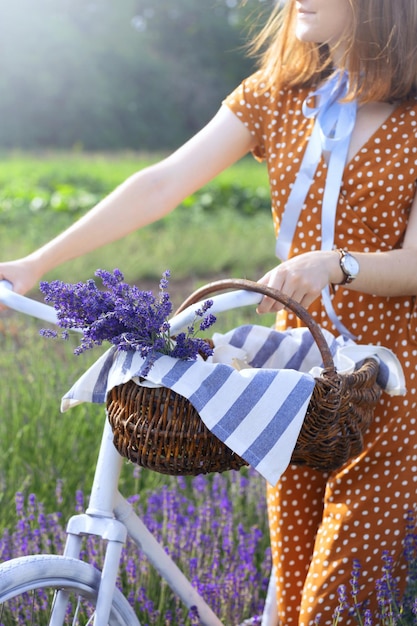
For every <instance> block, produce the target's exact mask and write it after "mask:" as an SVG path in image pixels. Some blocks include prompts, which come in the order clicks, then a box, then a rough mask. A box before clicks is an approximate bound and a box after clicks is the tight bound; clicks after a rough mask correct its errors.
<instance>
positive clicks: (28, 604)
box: [0, 554, 140, 626]
mask: <svg viewBox="0 0 417 626" xmlns="http://www.w3.org/2000/svg"><path fill="white" fill-rule="evenodd" d="M99 584H100V572H99V571H98V570H97V569H95V568H94V567H92V566H91V565H88V564H87V563H84V562H82V561H78V560H76V559H72V558H68V557H64V556H58V555H52V554H43V555H34V556H26V557H21V558H17V559H13V560H11V561H6V562H5V563H3V564H2V565H0V626H12V625H13V626H16V625H17V624H19V625H21V624H22V625H23V624H24V625H25V626H28V625H29V624H36V626H47V625H49V624H50V623H51V622H50V614H51V608H52V605H53V602H54V597H55V593H56V591H61V590H62V591H65V592H66V593H67V594H68V605H67V610H66V616H65V619H64V621H60V624H67V625H68V624H72V625H73V626H87V625H90V624H93V623H94V611H95V605H96V600H97V592H98V588H99ZM54 624H55V622H54ZM57 626H58V625H57ZM108 626H140V623H139V621H138V619H137V617H136V615H135V613H134V611H133V609H132V607H131V606H130V604H129V603H128V601H127V600H126V598H125V597H124V596H123V595H122V593H121V592H120V591H119V590H116V592H115V594H114V598H113V605H112V610H111V615H110V619H109V625H108Z"/></svg>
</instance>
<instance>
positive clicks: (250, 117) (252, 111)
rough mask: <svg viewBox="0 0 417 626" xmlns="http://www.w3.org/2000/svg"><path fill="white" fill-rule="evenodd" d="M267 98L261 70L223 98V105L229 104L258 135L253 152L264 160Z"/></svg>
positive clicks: (256, 135) (253, 132)
mask: <svg viewBox="0 0 417 626" xmlns="http://www.w3.org/2000/svg"><path fill="white" fill-rule="evenodd" d="M265 99H266V94H265V88H263V84H262V76H261V74H260V72H256V73H255V74H253V75H252V76H250V77H249V78H247V79H245V80H244V81H243V82H242V83H241V84H240V85H239V86H238V87H237V88H236V89H235V90H234V91H232V93H231V94H229V95H228V96H227V97H226V98H225V99H224V100H223V105H225V106H227V107H228V108H229V109H230V110H231V111H232V112H233V113H234V114H235V115H236V116H237V117H238V118H239V119H240V120H241V121H242V122H243V123H244V124H245V126H246V127H247V128H248V129H249V130H250V132H251V133H252V135H254V137H256V140H257V144H256V146H255V148H254V149H253V150H252V153H253V155H254V157H255V158H256V159H258V160H259V161H263V160H264V159H265V157H266V150H265V129H264V124H263V121H264V120H263V116H262V111H263V110H264V106H263V104H264V100H265Z"/></svg>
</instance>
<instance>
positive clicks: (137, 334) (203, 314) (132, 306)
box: [40, 269, 216, 371]
mask: <svg viewBox="0 0 417 626" xmlns="http://www.w3.org/2000/svg"><path fill="white" fill-rule="evenodd" d="M95 275H96V276H98V277H99V278H100V279H101V281H102V287H104V289H103V288H101V289H99V288H98V286H97V284H96V282H95V281H94V280H93V279H90V280H88V281H87V282H85V283H82V282H79V283H76V284H70V283H64V282H62V281H59V280H54V281H52V282H45V281H44V282H41V283H40V290H41V292H42V293H43V294H44V296H45V302H47V303H50V304H53V306H54V308H55V310H56V311H57V317H58V325H59V326H60V327H61V328H62V329H63V330H62V331H61V333H60V335H61V337H62V338H63V339H68V336H69V330H71V329H76V330H78V331H81V333H82V340H81V343H80V344H79V346H77V347H76V348H75V350H74V353H75V354H81V353H82V352H85V351H86V350H88V349H90V348H93V347H94V346H99V345H101V344H102V343H103V342H105V341H107V342H109V343H111V344H112V345H114V346H115V347H116V349H117V350H125V351H127V350H135V351H137V352H139V353H140V355H141V356H142V357H143V358H147V362H148V364H149V368H148V371H149V369H150V367H151V366H152V363H153V362H154V360H155V358H156V356H157V355H158V354H164V355H169V356H172V357H174V358H177V359H181V360H195V359H196V358H197V356H198V355H199V354H202V355H203V356H209V355H211V354H212V349H211V347H210V346H209V344H208V343H207V342H206V341H204V339H202V338H200V337H197V333H198V332H199V331H204V330H206V329H208V328H209V327H210V326H211V325H212V324H213V323H214V322H215V321H216V318H215V316H214V315H212V314H211V313H207V311H208V309H209V308H210V307H211V306H212V300H207V301H206V302H205V303H204V304H203V306H202V307H201V308H200V309H198V310H196V312H195V319H194V322H193V323H192V324H191V325H190V326H189V327H188V328H187V330H186V332H181V333H178V334H177V335H176V336H175V338H174V337H172V336H171V333H170V325H169V322H168V318H169V316H170V314H171V313H172V302H171V300H170V296H169V293H168V292H167V288H168V279H169V276H170V273H169V271H168V270H167V271H166V272H164V273H163V275H162V278H161V281H160V283H159V295H158V297H155V296H154V295H153V294H152V292H151V291H141V290H140V289H138V288H137V287H135V286H131V285H129V284H127V283H125V282H124V276H123V274H122V273H121V271H120V270H118V269H115V270H113V272H108V271H106V270H97V271H96V272H95ZM40 332H41V334H42V335H43V336H47V337H57V336H58V332H57V331H55V330H50V329H42V330H41V331H40Z"/></svg>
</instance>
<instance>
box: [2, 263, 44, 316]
mask: <svg viewBox="0 0 417 626" xmlns="http://www.w3.org/2000/svg"><path fill="white" fill-rule="evenodd" d="M35 266H36V263H32V262H31V261H30V259H29V257H28V258H26V257H25V258H22V259H17V260H15V261H9V262H7V263H0V280H8V281H9V282H10V283H12V286H13V291H15V292H16V293H20V294H24V293H26V292H27V291H29V289H32V287H34V286H35V285H36V284H37V283H38V282H39V280H40V276H39V274H38V273H37V271H36V269H35ZM3 309H5V307H4V306H2V305H1V304H0V310H3Z"/></svg>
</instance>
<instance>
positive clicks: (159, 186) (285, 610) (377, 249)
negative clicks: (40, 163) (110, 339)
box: [0, 0, 417, 626]
mask: <svg viewBox="0 0 417 626" xmlns="http://www.w3.org/2000/svg"><path fill="white" fill-rule="evenodd" d="M415 32H417V0H299V1H298V0H297V1H296V0H288V2H287V3H286V4H285V6H284V8H283V10H282V12H280V11H279V8H278V7H277V9H276V10H275V11H274V13H273V15H272V16H271V19H270V21H269V23H268V24H267V26H266V28H265V29H264V31H263V32H262V33H261V35H260V37H259V38H258V39H257V40H256V41H255V43H254V49H255V50H257V51H259V50H260V49H261V48H262V46H265V44H266V49H265V50H266V51H265V52H264V53H263V55H262V60H261V67H260V70H259V72H257V73H256V74H255V75H254V76H252V77H250V78H249V79H248V80H247V81H244V83H243V84H242V85H241V86H239V87H238V88H237V89H236V91H235V92H234V93H232V94H231V95H230V96H229V97H228V98H227V99H226V100H225V103H224V105H223V106H222V107H221V109H220V111H219V112H218V114H217V115H216V116H215V117H214V118H213V120H212V121H211V122H210V123H209V124H208V125H207V126H206V127H205V128H204V129H203V130H202V131H201V132H200V133H199V134H197V135H196V136H195V137H194V138H192V139H191V140H190V141H189V142H188V143H186V144H185V145H184V146H182V147H181V148H180V149H179V150H177V151H176V152H175V153H174V154H172V155H171V156H169V157H168V158H166V159H165V160H163V161H162V162H160V163H159V164H157V165H154V166H151V167H149V168H147V169H145V170H143V171H141V172H139V173H137V174H135V175H133V176H132V177H131V178H129V179H128V180H127V181H126V182H125V183H124V184H123V185H121V186H120V187H119V188H118V189H116V190H115V191H114V192H113V193H112V194H110V195H109V196H108V197H107V198H105V199H104V200H103V201H102V202H100V203H99V204H98V205H97V206H96V207H95V208H94V209H92V210H91V211H90V212H89V213H88V214H87V215H86V216H85V217H83V218H82V219H81V220H79V221H78V222H77V223H76V224H74V225H73V226H72V227H71V228H70V229H68V230H67V231H66V232H64V233H63V234H61V235H60V236H58V237H57V238H56V239H54V240H52V241H51V242H49V243H48V244H46V245H45V246H43V247H42V248H40V249H39V250H37V251H35V252H33V253H32V254H30V255H29V256H27V257H25V258H23V259H19V260H17V261H13V262H9V263H3V264H0V277H4V278H7V279H8V280H10V281H11V282H12V283H13V285H14V288H15V290H16V291H18V292H25V291H26V290H28V289H29V288H31V287H32V286H33V285H34V284H35V283H36V282H37V281H39V279H40V278H41V276H42V275H43V274H44V273H45V272H46V271H48V270H50V269H51V268H53V267H55V266H57V265H59V264H60V263H63V262H64V261H68V260H69V259H71V258H74V257H76V256H80V255H82V254H85V253H87V252H89V251H90V250H92V249H93V248H96V247H99V246H101V245H104V244H106V243H108V242H110V241H113V240H115V239H117V238H120V237H122V236H124V235H126V234H127V233H129V232H130V231H132V230H133V229H136V228H139V227H142V226H145V225H146V224H148V223H150V222H152V221H155V220H157V219H159V218H160V217H162V216H163V215H165V214H166V213H168V212H169V211H171V210H172V209H173V208H174V207H175V206H176V205H178V204H179V203H180V202H181V201H182V200H183V199H184V198H185V197H186V196H188V195H190V194H191V193H193V192H194V191H195V190H196V189H198V188H200V187H201V186H202V185H204V184H205V183H207V182H208V181H209V180H211V179H212V178H213V177H215V176H216V175H217V174H218V173H219V172H221V171H222V170H223V169H225V168H226V167H228V166H229V165H231V164H232V163H234V162H235V161H236V160H238V159H239V158H241V157H242V156H244V155H245V154H247V153H248V152H250V151H252V152H253V153H254V155H255V156H256V157H258V158H262V159H266V160H267V163H268V169H269V176H270V185H271V195H272V203H273V217H274V223H275V225H276V230H277V234H278V243H277V250H278V253H279V255H280V256H281V258H282V259H283V262H282V263H279V264H278V265H277V266H276V267H275V268H273V269H272V270H271V271H270V272H268V273H267V274H266V275H265V276H264V277H263V278H261V281H260V282H262V283H265V284H268V285H271V286H273V287H275V288H278V289H282V290H283V291H284V292H285V293H286V294H288V295H289V296H291V297H292V298H294V299H296V300H298V301H299V302H301V304H303V305H304V306H305V307H308V308H309V310H310V312H311V313H312V315H313V316H314V317H315V318H316V320H317V321H318V322H319V323H320V324H322V326H324V327H326V328H328V329H329V330H331V331H333V332H335V334H337V332H347V333H351V334H352V335H354V336H355V337H357V339H358V341H360V342H361V343H374V344H377V343H381V344H383V345H385V346H387V347H389V348H391V349H392V350H393V351H394V352H395V353H396V354H397V355H398V357H399V358H400V360H401V361H402V364H403V367H404V370H405V374H406V379H407V388H408V393H407V395H406V396H405V397H404V398H389V397H387V396H384V398H383V401H382V402H381V404H380V405H379V407H378V410H377V415H376V417H375V422H374V424H373V426H372V427H371V429H370V432H369V433H368V435H367V437H366V446H365V450H364V452H363V453H362V454H361V455H359V457H357V458H355V459H353V460H351V461H349V462H348V463H347V464H346V465H345V466H344V467H343V468H341V469H340V470H338V471H336V472H334V473H332V474H330V475H325V474H323V473H319V472H316V471H313V470H310V469H299V468H295V467H290V468H289V469H288V470H287V472H286V473H285V475H284V476H283V478H282V480H281V481H280V484H279V485H278V487H277V488H272V487H269V488H268V506H269V517H270V527H271V545H272V551H273V560H274V568H275V574H276V581H277V606H278V615H279V619H280V623H281V624H282V625H283V626H291V625H295V624H299V625H304V626H305V625H307V624H312V623H313V622H314V620H317V619H318V616H319V615H321V619H320V623H321V624H329V623H331V622H332V615H333V613H334V610H335V608H336V607H337V605H338V595H337V588H338V586H339V585H340V584H343V583H345V584H347V585H348V586H349V582H348V581H349V579H350V578H351V571H352V566H353V562H354V559H360V561H361V565H362V571H363V576H362V579H361V580H362V581H363V592H361V595H360V598H359V600H364V599H365V598H369V601H370V606H371V608H372V607H375V581H376V579H377V578H378V577H380V575H381V564H382V561H381V556H382V553H383V551H384V550H389V552H390V554H391V556H392V558H393V559H394V564H395V566H394V568H395V575H396V576H398V577H399V580H400V586H401V588H404V584H405V578H406V568H405V563H404V562H403V559H402V550H403V539H404V536H405V532H406V514H407V510H408V509H409V508H410V507H411V506H412V498H413V494H414V489H413V483H414V482H415V481H416V472H415V459H416V443H415V424H416V422H415V416H416V413H417V410H416V408H417V407H416V383H415V375H416V366H417V336H416V335H417V323H416V311H415V300H416V295H417V272H416V270H415V268H416V263H417V208H416V206H415V205H416V203H417V200H415V191H416V182H415V181H416V177H417V138H416V124H417V101H416V99H415V98H416V93H417V58H416V57H417V47H416V45H415ZM313 92H317V93H316V95H315V96H314V97H311V94H312V93H313ZM309 96H310V97H309ZM304 101H305V103H304V106H303V102H304ZM314 107H316V109H317V110H316V109H314ZM315 118H317V120H316V122H315ZM305 155H307V156H305ZM299 172H300V175H299V176H297V174H298V173H299ZM309 177H310V178H309ZM295 181H296V182H295ZM294 189H295V191H294V192H293V191H292V190H294ZM301 207H303V210H302V211H301V213H299V210H300V209H301ZM334 212H336V214H335V215H334ZM294 216H295V218H294ZM271 310H274V311H277V314H278V326H279V327H280V328H286V327H287V326H290V325H291V324H293V323H294V320H293V319H291V316H290V315H287V312H286V311H283V310H281V307H280V305H279V304H277V303H275V302H272V301H270V300H269V299H268V298H265V299H264V300H263V301H262V303H261V304H260V305H259V312H260V313H264V312H267V311H271ZM352 619H353V618H352ZM344 623H350V622H349V620H348V621H347V622H344ZM352 623H355V621H354V620H353V621H352Z"/></svg>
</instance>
